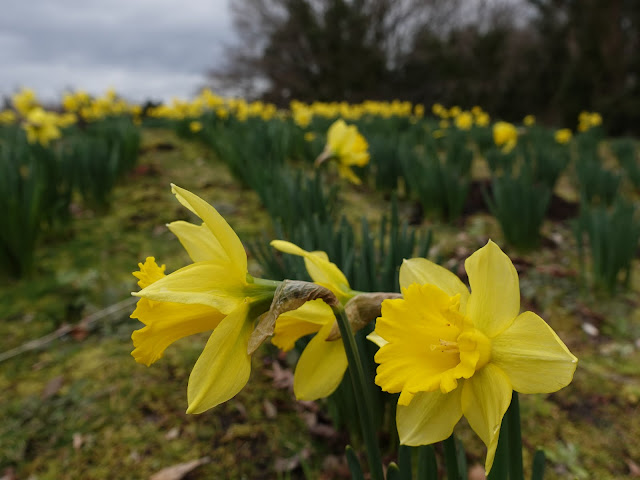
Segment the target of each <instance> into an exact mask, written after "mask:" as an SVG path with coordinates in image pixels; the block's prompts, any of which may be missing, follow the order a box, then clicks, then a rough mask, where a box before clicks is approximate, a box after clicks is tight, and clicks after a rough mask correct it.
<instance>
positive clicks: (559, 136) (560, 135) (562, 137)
mask: <svg viewBox="0 0 640 480" xmlns="http://www.w3.org/2000/svg"><path fill="white" fill-rule="evenodd" d="M572 136H573V135H572V133H571V130H569V129H568V128H561V129H560V130H557V131H556V132H555V133H554V135H553V137H554V138H555V140H556V142H558V143H560V144H562V145H564V144H566V143H569V142H570V141H571V137H572Z"/></svg>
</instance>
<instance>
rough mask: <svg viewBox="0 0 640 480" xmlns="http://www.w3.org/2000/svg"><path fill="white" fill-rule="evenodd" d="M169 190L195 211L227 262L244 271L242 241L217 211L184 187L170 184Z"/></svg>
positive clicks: (245, 257) (245, 260) (245, 267)
mask: <svg viewBox="0 0 640 480" xmlns="http://www.w3.org/2000/svg"><path fill="white" fill-rule="evenodd" d="M171 191H172V192H173V193H174V194H175V196H176V198H177V199H178V201H179V202H180V203H181V204H182V205H184V206H185V207H186V208H188V209H189V210H191V211H192V212H193V213H195V214H196V215H197V216H198V217H200V218H201V219H202V221H203V222H204V223H205V224H206V225H207V227H208V228H209V230H211V233H212V234H213V235H214V236H215V237H216V239H217V240H218V242H219V243H220V246H221V247H222V249H223V250H224V252H225V253H226V255H227V257H228V258H229V263H230V264H231V265H233V266H234V267H236V268H238V270H240V271H242V272H245V273H246V272H247V254H246V252H245V250H244V247H243V246H242V242H241V241H240V239H239V238H238V236H237V235H236V232H234V231H233V229H232V228H231V227H230V226H229V224H228V223H227V222H226V220H225V219H224V218H222V216H221V215H220V214H219V213H218V211H217V210H216V209H215V208H213V207H212V206H211V205H209V204H208V203H207V202H205V201H204V200H203V199H201V198H200V197H198V196H197V195H194V194H193V193H191V192H190V191H188V190H185V189H184V188H180V187H178V186H176V185H173V184H172V185H171Z"/></svg>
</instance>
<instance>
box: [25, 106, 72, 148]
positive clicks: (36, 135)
mask: <svg viewBox="0 0 640 480" xmlns="http://www.w3.org/2000/svg"><path fill="white" fill-rule="evenodd" d="M58 124H59V119H58V115H56V114H55V113H52V112H47V111H45V110H43V109H42V108H40V107H35V108H32V109H31V110H29V113H28V114H27V118H26V122H25V123H24V126H23V128H24V130H25V132H26V133H27V140H28V142H29V143H40V145H42V146H43V147H46V146H48V145H49V142H51V140H55V139H57V138H60V137H61V136H62V132H61V131H60V129H59V128H58Z"/></svg>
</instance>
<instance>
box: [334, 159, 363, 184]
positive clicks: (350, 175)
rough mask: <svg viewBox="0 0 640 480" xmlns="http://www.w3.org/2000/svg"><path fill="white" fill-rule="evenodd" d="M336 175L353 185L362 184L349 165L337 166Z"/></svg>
mask: <svg viewBox="0 0 640 480" xmlns="http://www.w3.org/2000/svg"><path fill="white" fill-rule="evenodd" d="M338 174H339V175H340V177H342V178H345V179H347V180H349V181H350V182H351V183H353V184H354V185H361V184H362V180H360V177H358V176H357V175H356V174H355V172H354V171H353V170H352V169H351V167H350V166H349V165H346V164H342V163H340V164H338Z"/></svg>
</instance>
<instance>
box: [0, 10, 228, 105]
mask: <svg viewBox="0 0 640 480" xmlns="http://www.w3.org/2000/svg"><path fill="white" fill-rule="evenodd" d="M2 3H3V5H2V15H0V66H1V67H0V96H4V95H8V94H11V93H13V92H15V91H16V89H17V88H18V87H20V86H25V87H31V88H33V89H35V90H36V92H37V93H38V95H39V96H40V97H42V98H43V99H46V100H52V99H56V98H59V97H60V95H61V93H62V92H63V91H64V90H65V89H67V88H69V87H71V88H82V89H84V90H87V91H89V92H90V93H92V94H99V93H102V92H104V91H105V90H106V89H107V88H109V87H113V88H115V89H116V91H118V92H119V93H121V94H122V95H123V96H124V97H126V98H127V99H129V100H132V101H142V100H144V99H146V98H149V97H150V98H154V99H165V100H167V99H170V98H171V97H172V96H179V97H190V96H192V94H193V93H194V91H195V90H196V89H197V87H198V86H201V85H202V83H203V82H204V78H205V77H204V72H206V71H207V70H208V69H209V68H211V67H212V66H214V65H216V62H218V61H219V59H220V57H221V54H222V52H223V49H224V46H225V45H228V44H229V43H231V42H232V40H233V30H232V27H231V18H230V14H229V6H228V0H188V1H178V0H3V2H2Z"/></svg>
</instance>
